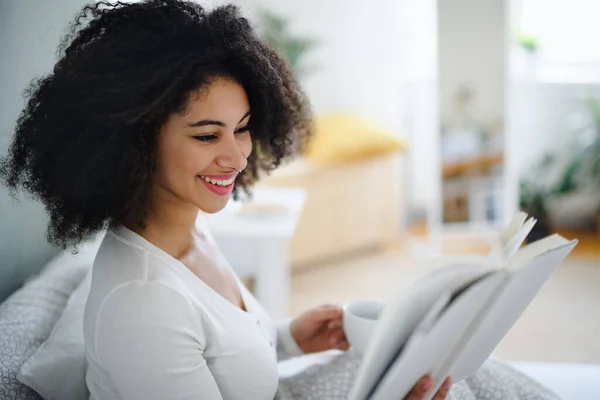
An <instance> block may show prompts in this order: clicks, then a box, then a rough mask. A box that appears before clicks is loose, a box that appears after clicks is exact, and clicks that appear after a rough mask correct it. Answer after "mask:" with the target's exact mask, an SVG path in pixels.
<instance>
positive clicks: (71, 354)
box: [17, 270, 92, 400]
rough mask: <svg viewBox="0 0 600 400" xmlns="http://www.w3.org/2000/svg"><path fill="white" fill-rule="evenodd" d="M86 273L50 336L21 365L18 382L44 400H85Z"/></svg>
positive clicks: (87, 395)
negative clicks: (84, 325)
mask: <svg viewBox="0 0 600 400" xmlns="http://www.w3.org/2000/svg"><path fill="white" fill-rule="evenodd" d="M91 277H92V273H91V270H90V271H89V272H88V274H87V275H86V277H85V278H84V279H83V281H82V282H81V283H80V284H79V286H78V287H77V289H75V291H74V292H73V294H72V295H71V297H69V301H68V302H67V306H66V307H65V310H64V311H63V313H62V315H61V317H60V318H59V319H58V321H57V322H56V325H54V329H53V330H52V333H51V334H50V337H49V338H48V339H47V340H46V341H45V342H44V343H43V344H42V345H41V346H40V348H39V349H37V351H36V352H35V353H34V354H33V355H32V356H31V357H30V358H29V359H28V360H27V361H26V362H25V364H23V367H22V368H21V371H20V372H19V374H18V375H17V379H18V380H19V381H20V382H21V383H24V384H25V385H27V386H29V387H30V388H32V389H33V390H35V391H36V392H37V393H38V394H39V395H40V396H42V397H43V398H44V399H45V400H63V399H71V400H80V399H81V400H88V399H89V397H90V393H89V391H88V388H87V385H86V382H85V373H86V361H85V344H84V340H83V313H84V311H85V303H86V301H87V297H88V294H89V292H90V284H91Z"/></svg>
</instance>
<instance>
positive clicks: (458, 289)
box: [350, 213, 577, 400]
mask: <svg viewBox="0 0 600 400" xmlns="http://www.w3.org/2000/svg"><path fill="white" fill-rule="evenodd" d="M526 217H527V216H526V215H524V214H522V213H521V214H519V215H517V217H515V219H513V221H512V222H511V223H510V224H509V226H508V227H507V228H506V229H505V230H504V231H503V232H502V233H501V234H500V235H499V236H500V244H499V245H498V246H497V247H496V248H495V249H493V250H492V252H491V253H490V256H489V257H480V256H469V255H464V256H450V257H443V258H442V259H440V260H438V261H436V263H437V264H438V265H437V266H438V267H439V268H436V269H434V271H433V272H432V273H431V274H429V275H427V276H426V277H424V278H423V279H421V280H419V281H418V282H417V283H416V284H415V285H413V287H412V288H411V289H410V290H409V291H408V292H407V293H405V294H404V295H398V296H397V297H396V298H395V299H392V300H391V301H390V302H389V303H388V304H387V305H386V307H385V309H384V312H383V313H382V316H381V320H380V322H379V323H378V326H377V328H376V330H375V332H374V333H373V337H372V340H371V343H370V345H369V347H368V349H367V350H366V353H365V356H364V358H363V361H362V364H361V368H360V370H359V373H358V376H357V379H356V381H355V384H354V387H353V388H352V392H351V396H350V399H351V400H363V399H367V398H369V399H374V400H384V399H390V398H403V397H404V396H405V395H406V394H407V393H408V392H409V391H410V390H411V389H412V387H413V386H414V384H415V383H416V382H417V381H418V380H419V379H420V378H421V377H423V376H424V375H427V374H430V375H431V376H432V377H433V378H434V381H435V385H434V390H431V391H430V393H431V395H430V397H428V398H427V399H428V400H429V399H430V398H431V397H433V395H434V394H435V392H436V390H437V389H438V388H439V387H440V386H441V384H442V383H443V380H444V379H445V377H446V376H451V377H452V379H453V381H454V382H458V381H460V380H462V379H464V378H466V377H468V376H470V375H472V374H473V373H475V371H477V369H479V368H480V367H481V365H482V364H483V363H484V362H485V360H486V359H487V358H488V357H489V356H490V354H491V353H492V352H493V350H494V349H495V348H496V346H497V345H498V344H499V343H500V341H501V340H502V338H503V337H504V336H505V335H506V333H508V331H509V330H510V328H511V327H512V326H513V325H514V323H515V322H516V321H517V320H518V318H519V317H520V316H521V315H522V313H523V312H524V311H525V309H526V308H527V307H528V305H529V304H530V303H531V301H532V300H533V298H534V297H535V296H536V294H537V293H538V291H539V290H540V288H541V287H542V286H543V284H544V283H545V282H546V281H547V279H548V278H549V277H550V275H551V273H552V272H553V271H554V270H555V269H556V268H557V267H558V266H559V265H560V264H561V263H562V262H563V260H564V259H565V258H566V257H567V255H568V254H569V253H570V252H571V250H572V249H573V248H574V247H575V245H576V244H577V241H568V240H566V239H564V238H562V237H560V236H558V235H553V236H549V237H547V238H545V239H542V240H539V241H537V242H535V243H532V244H529V245H527V246H525V247H523V248H521V249H519V246H520V245H521V243H522V241H523V240H524V239H525V237H526V236H527V234H528V233H529V232H530V231H531V228H532V227H533V224H534V223H535V220H533V219H529V220H527V219H526Z"/></svg>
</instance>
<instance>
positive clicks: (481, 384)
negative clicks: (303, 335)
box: [275, 350, 560, 400]
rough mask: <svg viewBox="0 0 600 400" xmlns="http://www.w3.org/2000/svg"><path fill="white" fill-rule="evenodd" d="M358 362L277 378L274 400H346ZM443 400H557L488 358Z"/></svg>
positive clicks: (339, 356) (346, 360) (336, 359)
mask: <svg viewBox="0 0 600 400" xmlns="http://www.w3.org/2000/svg"><path fill="white" fill-rule="evenodd" d="M360 361H361V358H360V356H359V355H357V354H356V353H355V352H354V351H352V350H350V351H347V352H339V353H336V354H335V355H333V356H332V357H328V358H327V361H326V362H324V363H313V364H311V365H310V366H309V367H307V368H304V369H302V370H299V371H297V372H296V373H294V374H291V375H287V376H281V377H280V381H279V388H278V390H277V395H276V397H275V398H276V399H277V400H291V399H294V400H313V399H314V400H325V399H327V400H329V399H331V400H338V399H340V400H341V399H344V400H347V399H348V396H349V394H350V390H351V388H352V384H353V382H354V378H355V377H356V374H357V372H358V368H359V366H360ZM446 399H447V400H492V399H502V400H560V397H558V396H557V395H556V394H555V393H553V392H552V391H550V390H549V389H547V388H546V387H544V386H542V385H541V384H540V383H538V382H536V381H535V380H533V379H531V378H529V377H528V376H527V375H525V374H523V373H521V372H519V371H517V370H516V369H514V368H513V367H511V366H510V365H508V364H506V363H505V362H503V361H500V360H498V359H496V358H493V357H490V358H489V359H488V360H487V361H486V362H485V363H484V365H483V366H482V367H481V368H480V369H479V370H478V371H477V372H476V373H475V374H474V375H473V376H471V377H469V378H467V379H464V380H462V381H460V382H456V383H454V384H453V385H452V388H451V389H450V393H449V394H448V397H446Z"/></svg>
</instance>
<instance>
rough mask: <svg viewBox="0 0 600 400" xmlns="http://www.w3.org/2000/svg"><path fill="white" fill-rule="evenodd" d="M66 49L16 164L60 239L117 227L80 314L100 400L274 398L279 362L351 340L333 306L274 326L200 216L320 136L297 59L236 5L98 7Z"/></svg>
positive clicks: (81, 21) (16, 148)
mask: <svg viewBox="0 0 600 400" xmlns="http://www.w3.org/2000/svg"><path fill="white" fill-rule="evenodd" d="M60 50H61V52H60V59H59V61H58V62H57V64H56V65H55V67H54V70H53V71H52V73H50V74H48V75H47V76H45V77H43V78H42V79H39V80H37V81H35V82H34V83H33V85H32V87H31V89H30V91H29V93H28V103H27V106H26V108H25V109H24V110H23V112H22V114H21V116H20V118H19V120H18V123H17V127H16V132H15V136H14V141H13V143H12V145H11V147H10V151H9V157H7V159H6V160H4V162H3V164H2V171H3V175H4V178H5V180H6V182H7V183H8V186H9V187H10V188H12V189H16V188H18V187H23V188H25V189H27V190H28V191H29V192H31V193H33V194H34V195H35V196H37V197H38V198H39V199H40V200H41V201H42V202H43V203H44V204H45V206H46V208H47V210H48V212H49V214H50V224H49V229H48V237H49V239H50V240H51V241H52V242H53V243H55V244H58V245H62V246H66V245H67V244H73V243H74V244H77V243H80V242H81V241H82V240H85V239H86V238H87V237H88V236H90V235H91V234H93V233H95V232H98V231H100V230H102V229H105V228H106V229H108V230H107V233H106V235H105V237H104V239H103V242H102V245H101V247H100V249H99V251H98V254H97V256H96V260H95V262H94V268H93V275H92V285H91V291H90V295H89V298H88V302H87V307H86V311H85V320H84V336H85V343H86V357H87V362H88V371H87V378H86V379H87V385H88V387H89V390H90V392H91V397H92V398H93V399H95V400H117V399H119V400H120V399H128V400H133V399H136V400H137V399H140V400H142V399H143V400H148V399H190V400H191V399H195V400H200V399H273V398H274V396H276V392H277V388H278V374H277V361H278V359H280V360H281V359H282V358H283V357H289V356H294V355H300V354H303V353H313V352H320V351H324V350H328V349H332V348H338V349H346V348H347V347H348V343H347V342H346V338H345V336H344V334H343V330H342V327H341V320H342V319H341V317H342V311H341V309H340V308H339V307H337V306H333V305H325V306H322V307H319V308H316V309H313V310H310V311H308V312H306V313H305V314H303V315H301V316H300V317H298V318H296V319H294V320H293V321H291V322H289V323H287V322H284V323H282V324H280V325H277V326H276V325H274V324H273V322H272V321H271V319H270V318H269V316H268V315H267V313H266V312H265V311H264V309H263V308H262V307H261V306H260V304H259V303H258V302H257V301H256V299H255V298H254V297H253V296H252V294H251V293H250V292H249V291H248V290H247V289H246V288H245V287H244V285H243V284H242V283H241V282H240V280H239V279H238V278H237V276H236V275H235V273H234V272H233V271H232V269H231V268H230V267H229V265H228V264H227V262H226V260H225V259H224V258H223V256H222V255H221V253H220V252H219V250H218V249H217V247H216V246H215V243H214V241H213V240H212V238H211V235H210V233H209V232H208V230H207V228H206V225H205V223H204V219H203V213H214V212H217V211H219V210H221V209H222V208H223V207H224V206H225V204H226V203H227V201H228V200H229V197H230V195H232V194H233V195H234V196H235V195H236V194H237V192H238V191H239V190H248V189H249V188H250V186H251V185H252V184H253V183H254V182H255V181H256V180H257V179H258V178H259V176H260V174H261V173H264V172H268V171H271V170H273V169H274V168H276V167H277V166H278V165H279V164H280V163H281V162H282V161H283V160H285V159H286V158H288V157H290V156H292V155H293V154H294V153H296V151H297V150H298V149H300V148H302V145H303V143H304V142H305V139H306V138H307V137H308V136H309V134H310V131H311V124H310V111H309V107H308V104H307V101H306V99H305V97H304V95H303V94H302V92H301V90H300V88H299V86H298V84H297V82H296V81H295V80H294V78H293V76H292V74H291V73H290V71H289V69H288V68H287V66H286V63H285V62H284V61H283V60H282V59H281V58H280V57H279V56H278V55H277V54H276V52H274V51H273V50H272V49H270V48H269V47H268V46H266V45H265V44H264V43H262V42H261V41H260V40H259V39H258V38H257V37H256V35H255V34H254V32H253V31H252V29H251V27H250V24H249V23H248V21H247V20H246V19H244V18H243V17H241V16H240V15H239V13H238V11H237V9H236V8H235V7H233V6H226V7H220V8H217V9H215V10H213V11H210V12H208V11H205V10H204V9H203V8H202V7H201V6H199V5H198V4H195V3H192V2H187V1H176V0H160V1H159V0H155V1H144V2H139V3H128V4H122V3H118V4H112V5H111V4H108V3H104V2H100V3H97V4H94V5H89V6H86V7H85V8H84V9H83V11H82V12H81V14H80V15H79V16H78V17H77V18H76V20H75V21H74V23H73V25H72V26H71V30H70V34H69V35H68V36H67V37H66V38H65V39H64V41H63V44H62V47H61V49H60ZM446 383H447V385H446V386H445V387H444V388H442V389H441V390H440V392H439V393H438V394H437V395H436V397H435V398H436V399H443V398H445V396H446V392H447V389H448V387H449V384H450V381H449V380H448V381H447V382H446ZM429 386H430V379H429V378H428V377H425V378H424V379H423V381H421V382H419V383H418V384H417V385H416V386H415V389H414V391H413V393H411V395H410V398H411V399H417V398H422V397H423V396H424V395H425V393H426V392H427V390H428V389H429ZM308 395H314V394H310V393H307V396H308Z"/></svg>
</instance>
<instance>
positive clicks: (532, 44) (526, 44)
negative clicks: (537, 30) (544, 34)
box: [517, 33, 540, 53]
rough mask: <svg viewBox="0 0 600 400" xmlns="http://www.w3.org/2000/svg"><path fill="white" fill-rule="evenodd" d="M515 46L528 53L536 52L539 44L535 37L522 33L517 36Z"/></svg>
mask: <svg viewBox="0 0 600 400" xmlns="http://www.w3.org/2000/svg"><path fill="white" fill-rule="evenodd" d="M517 44H518V45H519V46H521V47H522V48H523V49H525V50H527V51H528V52H530V53H533V52H535V51H537V50H538V49H539V47H540V43H539V41H538V39H537V38H536V37H535V36H529V35H524V34H522V33H521V34H518V35H517Z"/></svg>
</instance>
